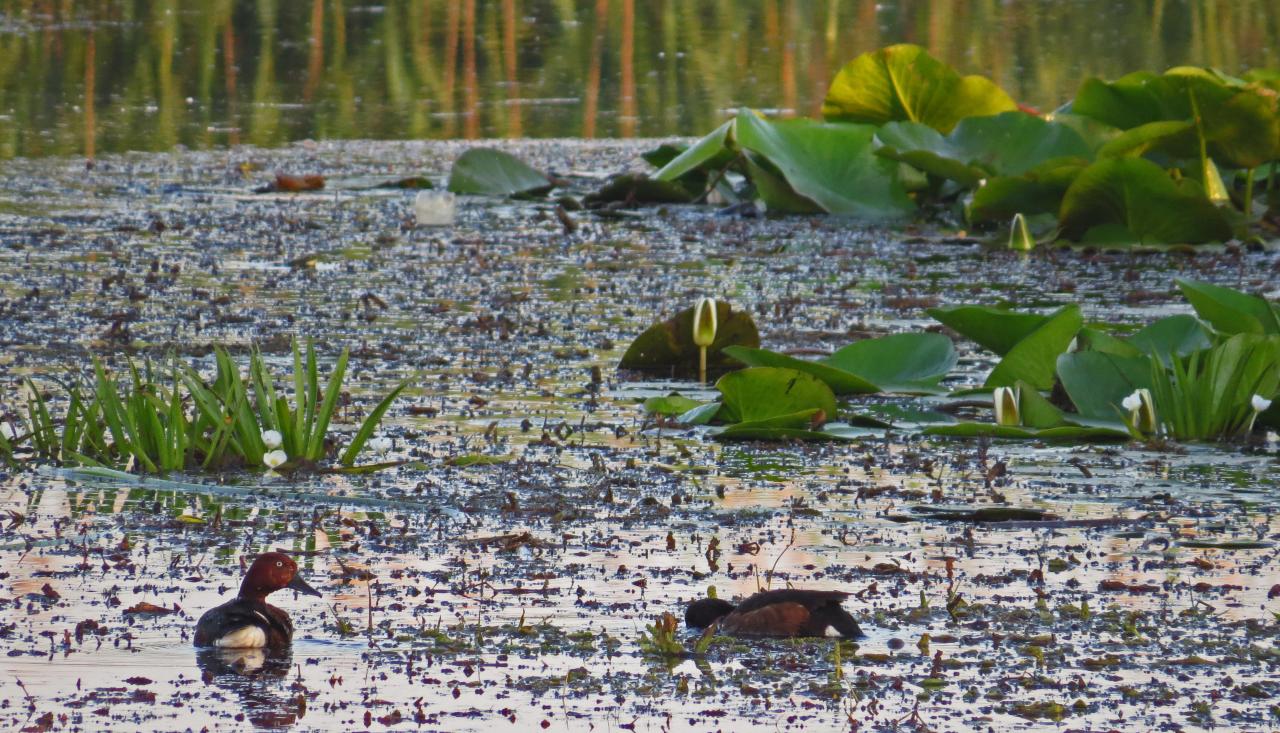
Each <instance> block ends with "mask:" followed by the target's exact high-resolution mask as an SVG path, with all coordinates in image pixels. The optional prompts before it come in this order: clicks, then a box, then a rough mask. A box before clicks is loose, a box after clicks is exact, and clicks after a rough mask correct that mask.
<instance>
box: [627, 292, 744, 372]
mask: <svg viewBox="0 0 1280 733" xmlns="http://www.w3.org/2000/svg"><path fill="white" fill-rule="evenodd" d="M716 321H717V323H718V326H719V327H718V328H717V329H716V338H715V341H713V342H712V344H711V346H709V347H708V348H707V370H708V371H709V372H711V373H715V374H719V373H722V372H725V371H728V370H730V369H734V368H736V367H737V362H736V361H734V360H733V359H732V358H730V357H728V356H726V355H725V354H724V353H723V350H724V348H725V347H726V346H747V347H750V348H756V347H758V346H760V333H759V332H758V331H757V330H756V324H755V321H753V320H752V319H751V316H750V315H749V314H747V313H744V312H742V311H735V310H734V309H733V307H732V306H730V305H729V304H728V303H726V302H724V301H716ZM698 352H699V349H698V346H697V344H695V343H694V342H693V308H685V309H684V310H682V311H680V312H679V313H677V314H675V315H674V316H672V317H671V318H668V319H667V320H665V321H660V322H658V323H655V324H653V325H652V326H650V327H649V328H647V329H645V331H644V333H642V334H640V335H639V336H637V337H636V340H635V341H632V342H631V346H629V347H627V351H626V353H625V354H623V355H622V361H620V362H618V368H619V369H635V370H640V371H648V372H661V373H665V374H668V375H670V376H690V375H696V374H697V371H698Z"/></svg>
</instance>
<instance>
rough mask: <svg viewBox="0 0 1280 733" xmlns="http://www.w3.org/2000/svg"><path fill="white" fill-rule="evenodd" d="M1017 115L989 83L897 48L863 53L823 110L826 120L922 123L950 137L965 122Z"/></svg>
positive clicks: (916, 50) (920, 52)
mask: <svg viewBox="0 0 1280 733" xmlns="http://www.w3.org/2000/svg"><path fill="white" fill-rule="evenodd" d="M1015 109H1017V104H1015V103H1014V101H1013V99H1012V98H1010V97H1009V95H1008V94H1006V93H1005V92H1004V90H1002V89H1001V88H1000V87H998V86H996V84H995V83H994V82H992V81H991V80H990V79H986V78H984V77H981V76H961V75H960V74H959V73H958V72H956V70H955V69H953V68H951V67H950V66H948V65H947V64H946V63H944V62H942V61H939V60H938V59H936V58H934V57H933V56H931V55H929V53H928V52H927V51H925V50H924V49H923V48H921V47H920V46H916V45H913V44H899V45H896V46H888V47H886V48H882V49H880V50H878V51H873V52H871V53H865V54H863V55H861V56H859V57H857V58H856V59H854V60H853V61H850V62H849V63H848V64H846V65H845V66H844V68H842V69H840V72H839V73H837V74H836V77H835V79H833V80H832V82H831V87H830V88H829V89H828V90H827V97H826V100H825V101H824V102H823V104H822V115H823V117H825V118H826V119H828V120H839V121H846V122H869V123H872V124H884V123H886V122H893V121H895V120H908V121H911V122H919V123H922V124H925V125H928V126H929V127H932V128H933V129H935V130H937V131H939V132H942V133H944V134H945V133H948V132H951V130H952V129H953V128H954V127H955V126H956V123H958V122H959V121H960V120H961V119H963V118H965V117H980V116H984V115H994V114H999V113H1000V112H1009V111H1013V110H1015Z"/></svg>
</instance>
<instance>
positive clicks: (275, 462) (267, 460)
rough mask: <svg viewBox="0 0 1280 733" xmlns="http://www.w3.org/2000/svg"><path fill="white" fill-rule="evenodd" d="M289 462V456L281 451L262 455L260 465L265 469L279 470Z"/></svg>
mask: <svg viewBox="0 0 1280 733" xmlns="http://www.w3.org/2000/svg"><path fill="white" fill-rule="evenodd" d="M288 460H289V454H287V453H285V452H284V451H282V450H273V451H268V452H267V453H264V454H263V456H262V465H264V466H266V467H267V468H279V467H281V466H283V465H284V464H285V461H288Z"/></svg>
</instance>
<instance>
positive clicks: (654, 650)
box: [640, 613, 688, 659]
mask: <svg viewBox="0 0 1280 733" xmlns="http://www.w3.org/2000/svg"><path fill="white" fill-rule="evenodd" d="M678 627H679V622H678V621H677V620H676V617H675V616H673V615H671V614H670V613H663V614H662V615H661V616H659V617H658V618H657V619H655V620H654V622H653V623H652V624H649V625H648V626H646V627H645V630H644V632H643V633H642V634H641V635H640V650H641V651H642V652H644V653H645V654H647V655H650V656H654V657H661V658H663V659H679V658H681V657H684V656H686V655H687V653H688V652H686V651H685V648H684V644H681V643H680V639H679V638H678V637H677V636H676V629H677V628H678Z"/></svg>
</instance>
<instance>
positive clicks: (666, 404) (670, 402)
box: [644, 392, 705, 416]
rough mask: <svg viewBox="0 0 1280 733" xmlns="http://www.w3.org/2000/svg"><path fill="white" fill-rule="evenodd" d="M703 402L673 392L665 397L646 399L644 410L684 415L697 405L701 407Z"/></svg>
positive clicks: (654, 413)
mask: <svg viewBox="0 0 1280 733" xmlns="http://www.w3.org/2000/svg"><path fill="white" fill-rule="evenodd" d="M703 404H705V403H703V402H701V401H699V400H694V399H690V398H688V397H685V396H683V395H679V394H676V393H674V392H672V393H671V394H669V395H665V396H663V397H650V398H649V399H647V400H645V401H644V411H645V412H647V413H649V414H651V415H673V416H674V415H683V414H684V413H686V412H688V411H689V410H692V409H694V408H695V407H701V406H702V405H703Z"/></svg>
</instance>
